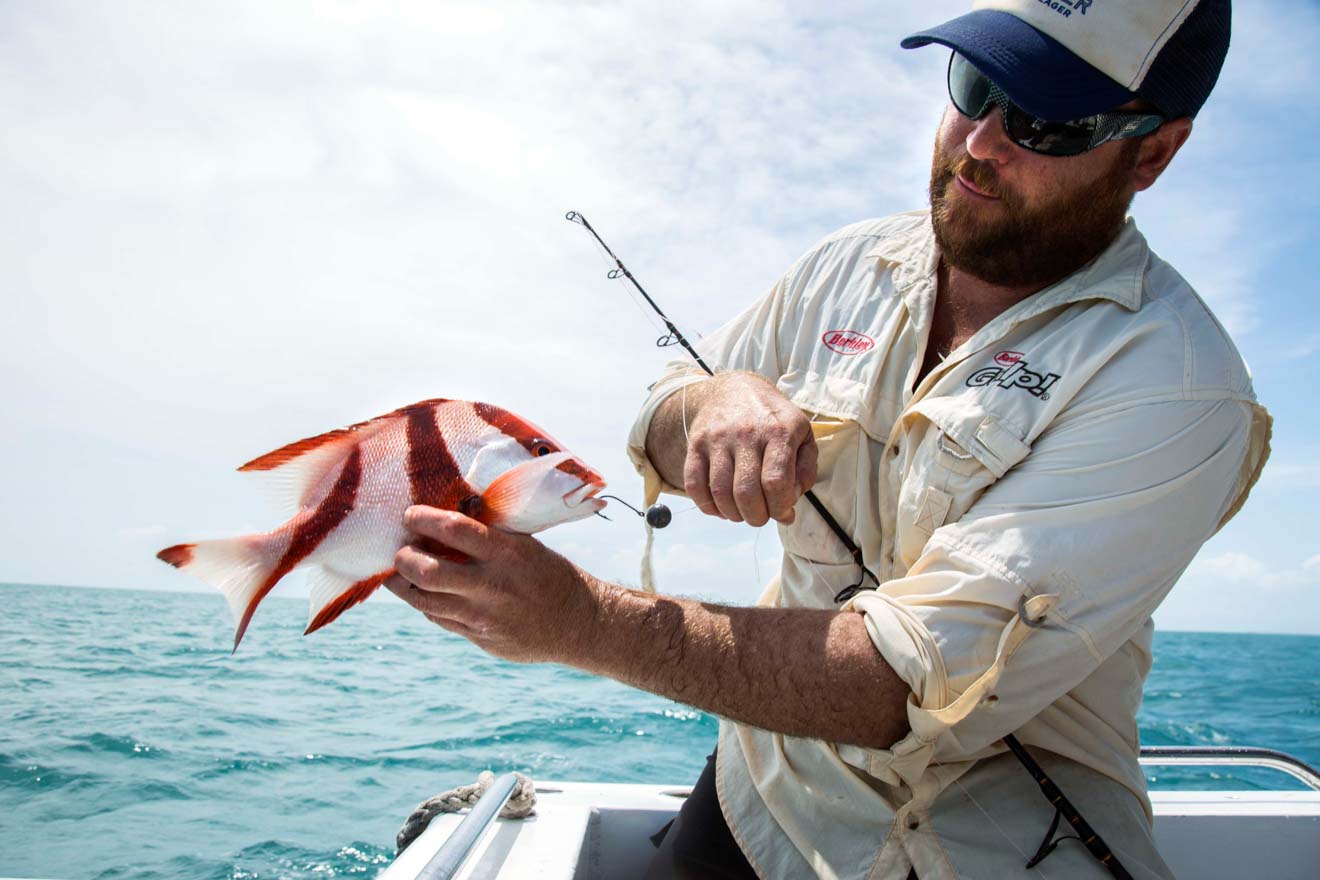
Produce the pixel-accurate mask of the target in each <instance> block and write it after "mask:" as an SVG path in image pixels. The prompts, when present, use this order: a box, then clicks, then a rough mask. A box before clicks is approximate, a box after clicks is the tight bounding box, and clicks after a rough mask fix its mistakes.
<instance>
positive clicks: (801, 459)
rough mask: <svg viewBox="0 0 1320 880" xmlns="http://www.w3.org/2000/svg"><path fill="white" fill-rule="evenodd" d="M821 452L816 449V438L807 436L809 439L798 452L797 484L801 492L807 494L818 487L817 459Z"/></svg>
mask: <svg viewBox="0 0 1320 880" xmlns="http://www.w3.org/2000/svg"><path fill="white" fill-rule="evenodd" d="M819 454H820V450H819V449H817V447H816V438H815V437H813V436H812V435H811V434H807V439H806V440H804V441H803V442H802V445H801V446H799V447H798V450H797V467H796V470H797V484H798V489H799V492H805V491H807V490H808V489H810V488H811V487H812V486H814V485H816V458H817V456H818V455H819Z"/></svg>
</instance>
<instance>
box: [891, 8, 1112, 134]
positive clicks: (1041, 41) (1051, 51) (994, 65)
mask: <svg viewBox="0 0 1320 880" xmlns="http://www.w3.org/2000/svg"><path fill="white" fill-rule="evenodd" d="M931 43H938V44H940V45H942V46H948V47H949V48H950V49H956V50H957V51H958V53H959V54H961V55H962V56H963V57H965V58H966V59H967V60H968V61H970V62H972V64H973V65H974V66H975V67H976V69H977V70H979V71H981V72H982V73H983V74H985V75H986V76H988V77H989V78H990V79H991V80H993V81H994V82H995V83H996V84H997V85H998V86H999V87H1000V88H1001V89H1003V90H1004V92H1005V93H1006V94H1007V95H1008V96H1009V98H1011V99H1012V101H1013V103H1015V104H1017V105H1018V106H1019V107H1021V108H1022V109H1023V110H1026V111H1027V112H1028V113H1031V114H1033V115H1035V116H1039V117H1041V118H1042V119H1049V120H1054V121H1066V120H1070V119H1079V118H1081V117H1084V116H1091V115H1093V114H1096V113H1104V112H1106V111H1109V110H1113V109H1114V108H1115V107H1118V106H1119V105H1121V104H1126V103H1127V102H1128V101H1131V100H1132V99H1134V98H1135V97H1137V96H1136V95H1134V94H1133V93H1132V92H1129V91H1128V90H1127V89H1125V88H1124V87H1123V86H1122V85H1120V84H1119V83H1117V82H1115V81H1114V80H1112V79H1110V78H1109V77H1108V76H1106V75H1105V74H1103V73H1101V72H1100V71H1098V70H1096V69H1095V68H1094V67H1092V66H1091V65H1089V64H1087V63H1086V62H1085V61H1083V60H1082V59H1080V58H1078V57H1077V56H1076V55H1074V54H1073V53H1072V52H1070V51H1069V50H1068V49H1067V48H1066V47H1064V45H1063V44H1062V43H1060V42H1058V41H1057V40H1055V39H1053V38H1052V37H1050V36H1048V35H1046V34H1044V33H1042V32H1041V31H1039V30H1037V29H1036V28H1034V27H1032V26H1031V25H1029V24H1027V23H1026V22H1024V21H1022V20H1021V19H1019V18H1017V17H1015V16H1013V15H1010V14H1009V13H1007V12H1000V11H998V10H993V9H978V10H976V11H974V12H969V13H968V14H966V15H963V16H960V17H958V18H955V19H953V20H952V21H947V22H945V23H944V24H941V25H939V26H937V27H933V28H929V29H927V30H924V31H921V32H920V33H916V34H912V35H911V36H909V37H906V38H904V39H903V41H902V43H901V44H900V45H902V47H903V48H904V49H916V48H920V47H921V46H928V45H930V44H931Z"/></svg>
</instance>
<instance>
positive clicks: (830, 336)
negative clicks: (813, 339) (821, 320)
mask: <svg viewBox="0 0 1320 880" xmlns="http://www.w3.org/2000/svg"><path fill="white" fill-rule="evenodd" d="M820 341H821V342H823V343H825V345H826V346H827V347H828V348H829V349H830V351H837V352H838V353H839V354H846V355H854V354H861V353H862V352H866V351H870V350H871V349H873V348H875V340H874V339H872V338H871V337H869V336H867V335H866V334H865V333H858V332H857V331H856V330H827V331H826V332H825V333H823V334H822V335H821V337H820Z"/></svg>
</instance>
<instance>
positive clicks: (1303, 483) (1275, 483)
mask: <svg viewBox="0 0 1320 880" xmlns="http://www.w3.org/2000/svg"><path fill="white" fill-rule="evenodd" d="M1259 488H1261V489H1271V490H1276V491H1280V490H1286V491H1309V490H1314V489H1320V464H1316V463H1313V462H1297V461H1293V462H1288V461H1280V460H1275V459H1270V461H1268V462H1266V464H1265V470H1263V471H1262V472H1261V475H1260V483H1259Z"/></svg>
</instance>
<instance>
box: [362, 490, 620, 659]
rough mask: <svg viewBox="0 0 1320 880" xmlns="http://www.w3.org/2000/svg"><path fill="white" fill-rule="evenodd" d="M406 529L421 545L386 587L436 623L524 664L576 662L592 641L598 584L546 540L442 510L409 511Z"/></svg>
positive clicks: (401, 560) (403, 554) (408, 552)
mask: <svg viewBox="0 0 1320 880" xmlns="http://www.w3.org/2000/svg"><path fill="white" fill-rule="evenodd" d="M403 524H404V526H405V527H406V528H407V529H408V530H409V531H411V532H413V533H414V534H415V535H417V540H416V541H414V542H413V543H412V544H409V545H408V546H406V547H404V548H403V549H401V550H400V551H399V552H398V553H397V554H395V556H394V565H395V568H396V569H397V570H398V572H399V574H398V576H396V577H394V578H391V579H390V580H388V581H386V582H385V586H386V587H387V588H388V589H389V590H390V592H392V593H394V595H396V596H398V597H399V598H400V599H402V600H403V601H405V602H407V603H408V604H409V605H411V606H412V607H414V608H416V609H417V610H418V611H420V612H422V613H423V614H425V615H426V616H427V618H428V619H430V620H431V622H432V623H435V624H437V625H438V626H442V627H444V628H445V629H447V630H449V631H451V632H455V633H458V634H459V635H461V636H463V637H464V638H466V639H468V640H470V641H471V642H473V643H474V644H476V645H477V647H479V648H481V649H482V650H483V651H486V652H487V653H490V654H494V655H495V656H497V657H502V658H504V659H505V660H513V661H516V662H520V663H530V662H542V661H552V662H570V660H571V659H572V657H573V656H574V652H575V650H576V648H577V646H578V643H579V642H580V641H581V640H582V639H586V638H590V631H591V629H592V626H593V623H594V621H595V620H596V617H597V609H596V604H597V602H598V601H599V595H598V591H597V589H596V586H597V582H596V581H595V580H594V579H593V578H591V576H590V575H588V574H587V573H586V572H584V571H582V570H580V569H578V568H577V567H576V566H574V565H573V564H572V563H571V562H569V561H568V560H567V559H565V558H563V557H562V556H560V555H559V554H557V553H555V552H553V551H552V550H549V549H548V548H546V547H545V546H544V545H543V544H541V542H540V541H537V540H536V539H535V538H531V537H528V536H526V535H511V534H508V533H507V532H502V531H500V530H499V529H494V528H488V527H487V526H485V525H483V524H481V523H479V522H477V521H476V520H474V519H469V518H468V517H466V516H464V515H463V514H461V513H457V512H455V511H452V510H440V509H438V508H435V507H424V506H416V507H410V508H409V509H408V510H407V512H406V513H405V514H404V518H403ZM447 551H448V552H447ZM454 551H457V553H458V554H462V555H463V556H466V557H468V558H467V560H466V561H462V562H460V561H456V554H455V552H454Z"/></svg>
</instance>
